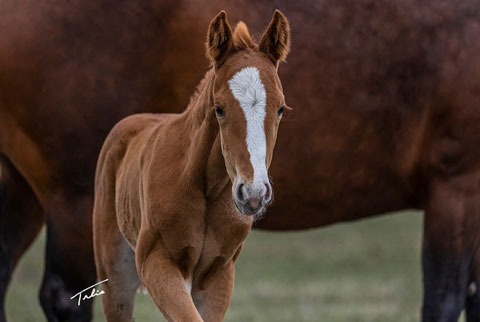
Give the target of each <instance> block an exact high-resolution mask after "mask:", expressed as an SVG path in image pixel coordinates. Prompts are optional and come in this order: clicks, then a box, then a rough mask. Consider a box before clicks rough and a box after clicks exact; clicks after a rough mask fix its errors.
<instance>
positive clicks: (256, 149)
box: [228, 67, 268, 191]
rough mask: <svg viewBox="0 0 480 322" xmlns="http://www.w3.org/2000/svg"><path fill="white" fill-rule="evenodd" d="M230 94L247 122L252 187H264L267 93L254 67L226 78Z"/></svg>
mask: <svg viewBox="0 0 480 322" xmlns="http://www.w3.org/2000/svg"><path fill="white" fill-rule="evenodd" d="M228 85H229V87H230V90H231V92H232V94H233V97H235V99H236V100H237V101H238V103H239V105H240V107H241V109H242V111H243V114H244V116H245V119H246V122H247V136H246V138H245V140H246V143H247V150H248V152H249V154H250V162H251V165H252V168H253V181H252V184H251V187H252V189H254V190H257V191H260V190H263V189H265V186H264V182H265V181H268V173H267V168H266V155H267V142H266V137H265V127H264V122H265V114H266V105H267V100H266V93H265V86H264V84H263V82H262V80H261V79H260V73H259V71H258V69H257V68H256V67H245V68H243V69H241V70H240V71H238V72H237V73H236V74H235V75H233V77H232V78H231V79H230V80H229V81H228Z"/></svg>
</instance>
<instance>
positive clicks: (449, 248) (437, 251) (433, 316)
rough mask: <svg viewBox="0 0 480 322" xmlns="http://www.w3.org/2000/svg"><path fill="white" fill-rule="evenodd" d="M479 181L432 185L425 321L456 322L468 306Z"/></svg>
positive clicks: (479, 226)
mask: <svg viewBox="0 0 480 322" xmlns="http://www.w3.org/2000/svg"><path fill="white" fill-rule="evenodd" d="M475 180H478V178H475V176H471V177H469V178H468V179H466V178H459V179H451V180H442V181H440V180H439V181H437V182H434V183H432V185H431V191H430V196H429V199H428V201H427V205H426V214H425V226H424V230H425V231H424V244H423V258H422V261H423V273H424V289H425V293H424V302H423V312H422V313H423V322H430V321H431V322H434V321H435V322H456V321H458V318H459V316H460V313H461V311H462V309H463V307H464V305H465V299H466V296H467V288H468V284H469V282H470V280H471V276H472V275H471V274H472V263H473V259H474V253H475V251H476V249H478V235H479V233H480V198H479V196H478V193H477V192H475V191H476V181H475ZM477 313H478V311H477ZM471 315H472V316H473V311H472V314H471ZM469 321H478V320H475V319H471V320H469Z"/></svg>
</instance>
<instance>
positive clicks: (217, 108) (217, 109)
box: [215, 105, 225, 116]
mask: <svg viewBox="0 0 480 322" xmlns="http://www.w3.org/2000/svg"><path fill="white" fill-rule="evenodd" d="M215 114H217V116H224V115H225V111H224V110H223V109H222V107H221V106H220V105H217V106H215Z"/></svg>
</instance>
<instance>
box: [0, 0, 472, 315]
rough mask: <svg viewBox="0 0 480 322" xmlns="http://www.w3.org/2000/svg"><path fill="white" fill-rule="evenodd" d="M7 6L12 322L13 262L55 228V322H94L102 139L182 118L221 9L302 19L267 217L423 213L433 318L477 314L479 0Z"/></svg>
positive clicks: (289, 226)
mask: <svg viewBox="0 0 480 322" xmlns="http://www.w3.org/2000/svg"><path fill="white" fill-rule="evenodd" d="M0 4H1V5H0V7H1V10H0V30H1V31H2V32H0V164H1V165H0V167H1V175H0V176H1V178H0V321H3V320H5V317H4V311H3V303H4V299H5V292H6V289H7V286H8V281H9V280H10V277H11V274H12V272H13V270H14V268H15V265H16V263H17V262H18V259H19V258H20V257H21V255H22V254H23V252H24V251H25V249H26V248H27V247H28V246H29V245H30V243H31V241H32V240H33V239H34V238H35V236H36V235H37V233H38V231H39V229H40V228H41V227H42V225H43V224H44V223H46V226H47V246H46V254H45V261H46V265H45V274H44V277H43V282H42V286H41V289H40V302H41V305H42V307H43V310H44V312H45V314H46V316H47V319H48V320H49V321H65V320H67V321H86V320H88V319H89V318H90V316H91V305H90V304H91V302H83V303H82V305H81V306H77V304H76V303H75V301H70V300H68V299H69V298H70V297H71V296H72V295H74V294H76V293H77V292H78V291H79V290H82V289H84V288H85V287H87V286H89V285H92V284H94V283H95V280H96V271H95V266H94V260H93V258H94V257H93V246H92V236H91V234H92V228H91V223H92V220H91V214H92V209H93V190H94V188H93V187H94V184H93V182H94V173H95V166H96V160H97V157H98V153H99V151H100V148H101V146H102V143H103V142H104V139H105V137H106V136H107V134H108V133H109V131H110V130H111V128H112V127H113V126H114V124H115V123H116V122H118V121H119V120H121V119H122V118H124V117H126V116H128V115H130V114H133V113H142V112H161V113H178V112H182V107H184V106H186V105H187V104H188V97H189V96H190V94H191V93H192V92H193V90H194V88H195V86H196V85H197V84H198V82H199V81H200V79H201V78H202V76H203V75H204V74H205V68H204V66H206V65H207V64H208V61H207V60H206V59H205V58H204V57H203V52H204V41H203V39H204V34H203V33H204V30H206V28H207V27H208V23H209V22H210V20H211V17H212V16H214V15H215V14H216V13H218V12H219V11H220V10H221V9H225V10H228V12H229V13H230V16H229V18H230V19H231V20H238V19H237V18H239V17H241V18H243V19H244V21H245V22H246V23H247V24H248V26H249V27H250V29H251V30H263V27H264V20H263V18H264V17H265V16H266V15H270V13H271V12H272V11H273V10H274V9H275V8H277V7H278V8H279V9H281V10H282V12H283V13H285V14H286V15H287V16H288V17H289V21H290V23H291V24H292V25H294V26H297V27H296V28H294V29H292V31H291V32H292V39H294V41H293V43H292V53H294V54H293V55H291V57H290V58H289V60H288V63H287V64H285V65H284V66H283V67H282V69H281V70H280V71H279V73H280V78H281V79H282V82H283V85H284V86H285V96H286V97H288V100H289V101H288V102H289V105H291V106H292V107H293V108H294V109H295V113H289V112H288V111H286V112H285V115H284V116H283V121H282V126H281V128H280V132H279V137H278V142H277V144H276V148H275V149H276V150H275V152H276V156H275V160H274V161H273V163H272V166H271V168H270V170H269V172H270V175H271V176H272V180H273V186H274V188H275V191H276V194H275V200H276V201H275V202H274V203H273V204H272V205H271V206H270V207H269V211H268V216H265V218H263V219H262V220H260V221H258V223H257V224H256V225H255V227H258V228H261V229H272V230H296V229H305V228H313V227H322V226H325V225H329V224H333V223H338V222H344V221H352V220H357V219H360V218H365V217H369V216H376V215H380V214H384V213H388V212H393V211H398V210H402V209H412V208H413V209H422V210H425V222H424V240H423V251H422V262H423V265H422V266H423V274H424V279H423V285H424V298H423V308H422V316H423V318H422V320H423V321H424V322H430V321H456V320H457V319H458V316H459V314H460V312H461V311H462V309H463V308H465V309H466V316H467V318H468V320H469V321H470V322H471V321H479V320H480V318H479V316H480V292H479V291H478V289H479V287H478V285H479V283H480V281H479V280H480V250H479V247H478V245H479V244H480V228H479V227H480V207H479V206H478V205H479V204H480V192H479V191H478V181H479V178H480V169H479V167H480V150H479V149H478V146H480V133H479V132H480V120H479V118H480V113H479V106H480V56H479V55H478V52H480V43H479V42H478V41H475V39H477V38H478V34H479V21H480V12H479V11H478V6H479V2H478V0H467V1H461V2H459V1H455V0H444V1H436V0H425V1H415V0H343V1H336V0H298V1H287V0H278V1H267V0H258V1H253V0H244V1H226V0H216V1H211V0H205V1H202V2H200V1H186V0H175V1H174V0H162V1H160V0H132V1H112V0H97V1H85V0H82V1H80V0H71V1H61V0H46V1H34V0H1V1H0ZM253 35H255V34H254V33H253ZM305 173H308V175H305ZM379 242H386V241H379ZM72 254H75V256H72Z"/></svg>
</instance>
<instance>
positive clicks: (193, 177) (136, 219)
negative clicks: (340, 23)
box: [93, 11, 290, 322]
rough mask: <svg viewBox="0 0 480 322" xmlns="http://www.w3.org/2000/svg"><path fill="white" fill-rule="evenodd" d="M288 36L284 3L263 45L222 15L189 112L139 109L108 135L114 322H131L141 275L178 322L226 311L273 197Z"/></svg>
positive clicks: (100, 210) (97, 223)
mask: <svg viewBox="0 0 480 322" xmlns="http://www.w3.org/2000/svg"><path fill="white" fill-rule="evenodd" d="M289 39H290V34H289V25H288V22H287V20H286V18H285V17H284V16H283V14H282V13H280V12H279V11H275V13H274V15H273V18H272V20H271V22H270V24H269V26H268V27H267V30H266V31H265V33H264V35H263V36H262V39H261V41H260V43H259V44H258V45H257V44H255V43H254V42H253V40H252V39H251V38H250V35H249V33H248V29H247V27H246V26H245V24H243V23H239V24H238V25H237V27H236V28H235V31H234V32H232V30H231V28H230V25H229V23H228V21H227V18H226V14H225V12H223V11H222V12H220V13H219V14H218V15H217V16H216V17H215V18H214V19H213V20H212V22H211V24H210V27H209V31H208V36H207V44H206V47H207V56H208V57H209V58H210V60H211V62H212V65H213V68H212V69H211V70H209V71H208V72H207V73H206V75H205V78H204V79H203V81H202V82H201V83H200V85H199V87H198V89H197V93H196V94H195V95H194V96H193V98H192V99H191V101H190V104H189V105H188V107H187V109H186V110H185V111H184V112H183V113H182V114H139V115H133V116H130V117H128V118H126V119H124V120H122V121H121V122H119V123H118V124H117V125H116V126H115V127H114V128H113V130H112V131H111V132H110V134H109V135H108V137H107V139H106V141H105V143H104V145H103V148H102V151H101V153H100V157H99V160H98V165H97V172H96V178H95V206H94V214H93V228H94V246H95V260H96V264H97V273H98V277H99V278H100V279H101V280H104V279H107V278H108V282H107V283H105V284H104V291H105V294H104V295H103V296H102V300H103V307H104V312H105V315H106V318H107V320H108V321H111V322H112V321H115V322H116V321H132V318H133V306H134V298H135V293H136V290H137V288H138V287H139V286H140V285H141V283H143V284H144V285H145V286H146V287H147V289H148V291H149V293H150V295H151V296H152V298H153V300H154V301H155V304H156V305H157V306H158V307H159V308H160V310H161V311H162V313H163V315H164V316H165V317H166V318H167V320H169V321H186V322H194V321H221V320H222V319H223V316H224V314H225V312H226V310H227V307H228V304H229V302H230V298H231V294H232V290H233V281H234V271H235V268H234V264H235V260H236V259H237V257H238V255H239V254H240V251H241V249H242V246H243V243H244V241H245V238H246V237H247V235H248V233H249V231H250V229H251V224H252V221H253V219H254V217H255V216H256V215H259V214H261V213H262V212H263V211H264V210H265V208H266V207H267V205H268V204H269V202H270V201H271V200H272V193H273V192H272V187H271V185H270V182H269V179H268V172H267V169H268V167H269V166H270V162H271V160H272V154H273V148H274V145H275V142H276V137H277V130H278V125H279V123H280V119H281V116H282V113H283V110H284V106H285V102H284V96H283V92H282V86H281V84H280V80H279V78H278V74H277V67H278V63H279V62H280V61H282V60H284V59H285V58H286V56H287V53H288V51H289V46H290V44H289ZM232 200H233V204H234V205H235V207H236V209H237V210H236V211H235V210H234V209H235V208H234V207H233V204H232ZM232 210H233V211H232Z"/></svg>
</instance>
